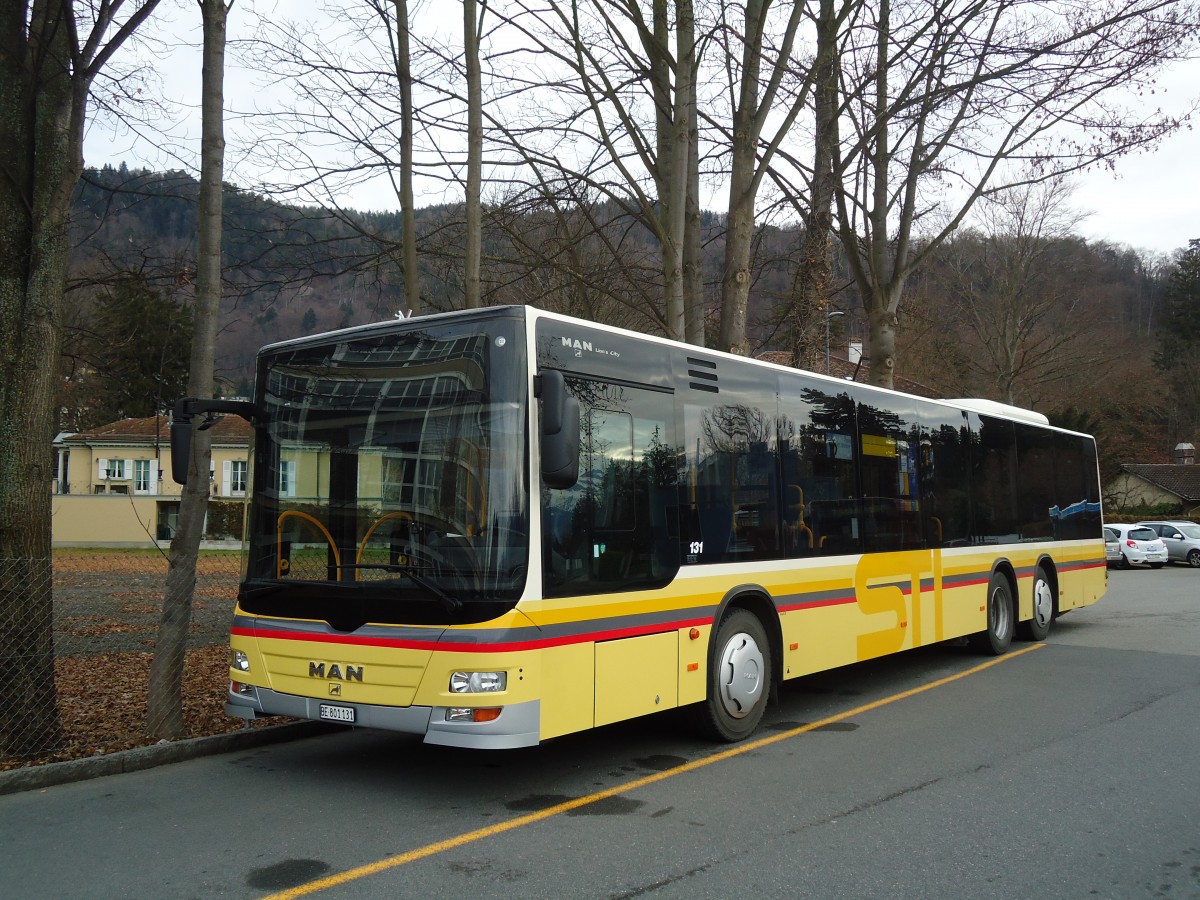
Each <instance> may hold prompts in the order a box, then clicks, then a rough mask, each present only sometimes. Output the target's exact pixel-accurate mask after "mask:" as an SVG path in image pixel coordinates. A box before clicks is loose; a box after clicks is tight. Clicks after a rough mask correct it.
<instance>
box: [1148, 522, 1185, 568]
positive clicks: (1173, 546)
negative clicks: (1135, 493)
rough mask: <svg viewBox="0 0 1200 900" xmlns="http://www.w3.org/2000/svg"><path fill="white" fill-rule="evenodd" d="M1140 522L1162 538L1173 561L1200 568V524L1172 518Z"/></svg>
mask: <svg viewBox="0 0 1200 900" xmlns="http://www.w3.org/2000/svg"><path fill="white" fill-rule="evenodd" d="M1138 524H1139V525H1145V526H1146V527H1147V528H1149V529H1150V530H1151V531H1153V532H1155V533H1156V534H1157V535H1158V536H1159V537H1160V538H1162V541H1163V543H1164V544H1166V545H1167V558H1168V559H1169V560H1170V561H1171V562H1185V563H1187V564H1188V565H1189V566H1191V567H1192V568H1193V569H1200V525H1197V524H1196V523H1195V522H1186V521H1175V520H1171V519H1168V520H1166V521H1161V520H1160V521H1157V522H1138Z"/></svg>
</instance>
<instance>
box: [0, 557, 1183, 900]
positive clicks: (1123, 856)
mask: <svg viewBox="0 0 1200 900" xmlns="http://www.w3.org/2000/svg"><path fill="white" fill-rule="evenodd" d="M986 662H987V661H986V660H985V659H984V658H982V657H978V656H975V655H973V654H971V653H970V652H969V651H968V650H967V649H966V648H964V647H958V646H942V647H938V648H933V649H928V650H921V651H916V652H912V653H907V654H902V655H900V656H898V657H894V658H892V659H889V660H886V661H881V662H876V663H867V664H862V665H858V666H853V667H849V668H847V669H842V670H838V671H835V672H831V673H825V674H823V675H821V676H816V677H811V678H807V679H802V680H800V681H799V682H789V684H788V685H787V686H786V688H785V689H784V692H783V697H782V699H781V702H780V704H779V705H778V706H775V707H773V708H772V709H771V710H770V711H769V712H768V717H767V721H766V723H765V727H764V728H763V729H762V731H761V732H760V734H759V736H758V737H759V738H760V740H756V741H754V742H751V743H748V744H745V745H739V746H736V747H733V748H728V747H717V746H713V745H711V744H705V743H702V742H700V741H697V740H694V739H692V738H690V737H688V736H686V734H682V733H681V732H680V730H679V726H680V723H679V722H678V721H676V720H675V719H674V718H673V717H671V716H656V717H651V718H648V719H644V720H639V721H635V722H631V723H624V724H622V725H618V726H613V727H609V728H605V729H600V730H598V731H595V732H591V733H588V734H583V735H576V736H572V737H569V738H564V739H560V740H557V741H552V742H549V743H547V744H545V745H543V746H542V747H538V748H532V749H529V750H521V751H508V752H502V753H479V752H474V753H472V752H466V751H451V750H447V749H445V748H433V747H426V746H424V745H423V744H420V743H418V742H417V741H415V740H413V739H411V738H407V737H403V736H396V735H390V734H381V733H372V732H344V733H338V734H333V735H328V736H324V737H318V738H310V739H307V740H302V741H296V742H293V743H288V744H280V745H274V746H269V747H262V748H257V749H254V750H250V751H247V752H244V753H236V754H226V755H222V756H213V757H208V758H204V759H197V760H192V761H189V762H184V763H178V764H175V765H170V766H164V767H161V768H157V769H152V770H148V771H144V772H135V773H130V774H124V775H116V776H111V777H107V778H99V779H95V780H92V781H86V782H80V783H76V784H67V785H60V786H56V787H51V788H46V789H43V790H37V791H28V792H25V793H18V794H12V795H9V796H3V797H0V849H2V852H0V897H6V898H7V897H13V898H17V897H20V898H40V897H47V898H70V897H96V898H110V897H181V898H186V897H261V896H265V895H270V894H276V893H278V892H287V891H289V890H293V889H294V892H293V893H291V894H287V893H284V894H283V895H284V896H298V895H300V892H309V891H311V895H312V896H317V897H327V898H348V897H387V898H403V897H454V898H458V897H468V896H470V897H485V898H489V897H504V898H512V897H554V898H557V897H588V898H591V897H596V898H617V897H621V898H625V897H641V896H648V897H655V898H685V897H686V898H689V900H694V898H708V897H711V898H731V897H752V896H757V897H788V898H794V897H819V898H826V897H839V898H840V897H881V898H882V897H888V898H897V897H900V898H904V897H912V898H918V897H919V898H937V897H954V898H962V897H972V898H990V897H997V898H1000V897H1005V898H1033V897H1038V898H1040V897H1065V898H1074V897H1081V898H1082V897H1100V898H1108V897H1111V898H1131V897H1169V898H1188V897H1191V898H1200V766H1198V765H1197V763H1198V762H1200V715H1198V712H1200V571H1192V570H1188V569H1184V568H1171V569H1163V570H1161V571H1148V570H1146V571H1142V570H1135V571H1130V572H1113V573H1112V574H1111V578H1110V591H1109V594H1108V596H1107V597H1105V598H1104V599H1103V600H1101V601H1100V603H1099V604H1097V605H1096V606H1094V607H1091V608H1090V609H1086V610H1079V611H1075V612H1073V613H1071V614H1070V615H1068V616H1065V617H1063V618H1062V619H1061V620H1059V621H1058V622H1057V623H1056V626H1055V630H1054V631H1053V632H1052V634H1051V637H1050V640H1049V641H1047V642H1046V643H1045V644H1042V645H1028V644H1026V645H1020V644H1018V645H1014V652H1012V653H1010V654H1008V655H1007V656H1005V657H1001V658H1000V660H999V661H998V662H996V663H995V664H993V665H982V666H981V664H985V663H986ZM317 879H325V881H324V882H321V881H316V880H317Z"/></svg>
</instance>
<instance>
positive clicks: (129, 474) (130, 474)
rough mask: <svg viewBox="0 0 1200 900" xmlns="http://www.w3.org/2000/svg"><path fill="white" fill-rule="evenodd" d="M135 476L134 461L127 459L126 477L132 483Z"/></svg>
mask: <svg viewBox="0 0 1200 900" xmlns="http://www.w3.org/2000/svg"><path fill="white" fill-rule="evenodd" d="M133 476H134V471H133V460H132V459H127V460H125V477H126V478H128V479H129V480H130V481H132V480H133Z"/></svg>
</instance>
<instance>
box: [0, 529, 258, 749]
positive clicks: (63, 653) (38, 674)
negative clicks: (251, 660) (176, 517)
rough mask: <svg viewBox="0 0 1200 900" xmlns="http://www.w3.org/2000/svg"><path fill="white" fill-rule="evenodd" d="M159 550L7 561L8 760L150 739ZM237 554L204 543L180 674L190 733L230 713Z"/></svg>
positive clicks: (163, 562) (1, 670) (2, 730)
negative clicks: (228, 699) (148, 701)
mask: <svg viewBox="0 0 1200 900" xmlns="http://www.w3.org/2000/svg"><path fill="white" fill-rule="evenodd" d="M166 576H167V558H166V556H165V554H164V553H160V552H158V551H155V550H62V551H55V552H54V555H53V557H52V558H51V559H50V560H28V559H24V560H0V769H11V768H16V767H19V766H27V765H37V764H41V763H46V762H53V761H58V760H64V759H78V758H82V757H86V756H93V755H98V754H103V753H110V752H113V751H116V750H124V749H128V748H130V747H136V746H142V745H146V744H152V743H154V742H155V739H154V738H153V737H152V736H151V732H152V729H151V728H150V726H149V724H148V723H147V721H146V697H147V692H148V685H149V677H150V663H151V660H152V658H153V653H154V645H155V640H156V638H157V635H158V623H159V618H160V615H161V611H162V606H163V593H164V590H165V587H166ZM239 577H240V559H239V555H238V553H237V552H232V551H202V552H201V554H200V559H199V562H198V564H197V570H196V587H195V591H194V594H193V600H192V603H193V605H192V618H191V625H190V631H189V634H188V638H187V649H186V653H185V660H184V674H183V690H182V697H183V714H184V727H185V729H186V735H185V736H187V737H198V736H201V735H207V734H216V733H219V732H224V731H234V730H236V729H238V728H240V727H243V722H242V720H240V719H233V718H230V717H228V716H226V715H225V712H224V703H225V692H226V683H227V681H228V677H229V675H228V673H229V665H228V644H229V625H230V622H231V620H232V617H233V608H234V603H235V600H236V596H237V586H238V580H239Z"/></svg>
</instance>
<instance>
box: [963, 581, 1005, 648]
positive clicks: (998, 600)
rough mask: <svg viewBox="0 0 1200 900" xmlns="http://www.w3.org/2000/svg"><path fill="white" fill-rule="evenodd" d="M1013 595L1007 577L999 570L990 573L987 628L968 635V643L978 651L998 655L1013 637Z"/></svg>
mask: <svg viewBox="0 0 1200 900" xmlns="http://www.w3.org/2000/svg"><path fill="white" fill-rule="evenodd" d="M1015 618H1016V617H1015V616H1014V615H1013V597H1012V588H1011V587H1010V586H1009V583H1008V579H1007V578H1005V577H1004V576H1003V575H1002V574H1001V573H999V572H993V573H992V580H991V581H990V582H988V597H987V629H986V630H985V631H981V632H979V633H978V634H973V635H971V637H970V644H971V646H972V647H973V648H974V649H975V650H978V651H979V652H980V653H986V654H987V655H989V656H1000V655H1001V654H1002V653H1004V652H1005V651H1007V650H1008V648H1009V645H1010V644H1012V639H1013V620H1014V619H1015Z"/></svg>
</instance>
